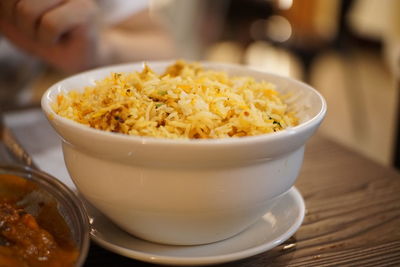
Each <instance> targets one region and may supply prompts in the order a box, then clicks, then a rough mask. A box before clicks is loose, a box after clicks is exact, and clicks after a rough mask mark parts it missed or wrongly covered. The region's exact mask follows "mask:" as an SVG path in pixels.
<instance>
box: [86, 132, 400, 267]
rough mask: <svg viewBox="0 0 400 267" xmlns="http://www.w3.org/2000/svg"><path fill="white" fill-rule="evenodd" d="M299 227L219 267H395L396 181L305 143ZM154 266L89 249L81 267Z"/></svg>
mask: <svg viewBox="0 0 400 267" xmlns="http://www.w3.org/2000/svg"><path fill="white" fill-rule="evenodd" d="M296 186H297V188H298V189H299V190H300V192H301V193H302V195H303V197H304V198H305V202H306V208H307V213H306V216H305V219H304V223H303V225H302V226H301V227H300V229H299V230H298V231H297V233H296V234H295V235H294V236H293V237H292V238H290V239H289V240H287V241H286V242H285V243H284V244H282V245H280V246H278V247H276V248H275V249H272V250H270V251H267V252H264V253H262V254H259V255H256V256H253V257H250V258H247V259H244V260H241V261H236V262H231V263H227V264H222V265H218V266H219V267H227V266H232V267H250V266H251V267H258V266H259V267H261V266H293V267H295V266H400V175H399V174H398V173H397V172H396V171H395V170H392V169H389V168H384V167H382V166H380V165H378V164H375V163H373V162H372V161H371V160H369V159H367V158H364V157H362V156H360V155H358V154H356V153H354V152H352V151H350V150H348V149H346V148H344V147H342V146H340V145H338V144H336V143H334V142H332V141H329V140H328V139H325V138H323V137H321V136H318V135H317V136H315V137H313V138H312V140H311V141H310V142H309V143H308V145H307V149H306V155H305V161H304V165H303V168H302V170H301V174H300V177H299V179H298V181H297V183H296ZM92 266H122V267H123V266H154V265H151V264H147V263H142V262H139V261H135V260H132V259H128V258H124V257H122V256H118V255H115V254H113V253H111V252H108V251H105V250H103V249H102V248H100V247H98V246H96V245H93V244H92V247H91V250H90V254H89V256H88V259H87V262H86V265H85V267H92Z"/></svg>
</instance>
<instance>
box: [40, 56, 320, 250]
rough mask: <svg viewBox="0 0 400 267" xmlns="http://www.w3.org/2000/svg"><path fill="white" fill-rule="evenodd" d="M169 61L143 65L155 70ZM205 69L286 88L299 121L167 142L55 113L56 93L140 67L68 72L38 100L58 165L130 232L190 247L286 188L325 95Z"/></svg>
mask: <svg viewBox="0 0 400 267" xmlns="http://www.w3.org/2000/svg"><path fill="white" fill-rule="evenodd" d="M170 63H171V62H148V65H149V66H150V67H152V68H153V69H154V70H156V71H159V72H162V71H164V69H165V67H166V66H167V65H169V64H170ZM203 65H204V66H205V67H206V68H213V69H219V70H224V71H227V72H228V73H230V74H233V75H246V76H253V77H255V78H256V79H263V80H266V81H269V82H272V83H274V84H276V85H277V87H278V89H279V90H281V91H290V92H292V93H293V99H292V101H294V103H295V104H294V108H295V109H296V110H297V111H298V114H299V116H300V118H301V124H300V125H298V126H296V127H293V128H290V129H286V130H284V131H280V132H276V133H272V134H266V135H260V136H253V137H243V138H232V139H218V140H215V139H214V140H172V139H156V138H149V137H136V136H127V135H122V134H116V133H109V132H105V131H100V130H96V129H92V128H89V127H87V126H84V125H81V124H79V123H76V122H74V121H71V120H68V119H65V118H62V117H60V116H58V115H57V114H55V113H54V111H53V110H52V108H51V105H50V104H51V102H52V101H53V100H54V99H55V97H56V96H57V95H58V94H60V93H66V92H68V91H70V90H80V89H82V88H83V87H84V86H87V85H92V84H94V81H95V80H98V79H102V78H104V77H105V76H108V75H109V74H110V73H111V72H130V71H133V70H141V69H142V67H143V64H142V63H137V64H127V65H118V66H111V67H105V68H100V69H96V70H92V71H88V72H84V73H82V74H78V75H75V76H72V77H70V78H68V79H65V80H63V81H60V82H58V83H57V84H55V85H53V86H52V87H50V88H49V89H48V90H47V92H46V93H45V94H44V96H43V98H42V108H43V110H44V112H45V113H46V115H47V117H48V119H49V122H50V123H51V125H52V126H53V127H54V128H55V129H56V131H57V132H58V134H59V135H60V136H61V137H62V139H63V152H64V159H65V163H66V166H67V168H68V171H69V173H70V175H71V177H72V179H73V181H74V183H75V185H76V187H77V188H78V190H79V191H80V192H81V193H82V194H83V195H84V197H85V198H86V199H87V200H89V201H90V202H91V203H92V204H93V205H94V206H95V207H97V208H98V209H99V210H100V211H101V212H103V213H104V214H105V215H107V216H108V217H109V218H110V219H111V220H112V221H114V222H115V223H116V224H117V225H119V226H120V227H121V228H122V229H124V230H126V231H127V232H129V233H131V234H133V235H135V236H137V237H140V238H143V239H146V240H150V241H153V242H159V243H165V244H178V245H191V244H203V243H210V242H215V241H218V240H222V239H226V238H229V237H231V236H233V235H235V234H237V233H239V232H241V231H243V230H244V229H246V228H247V227H249V226H250V225H252V224H253V223H254V222H256V221H257V220H258V219H259V218H261V216H262V215H263V214H265V213H266V212H267V211H268V210H269V209H270V208H271V206H272V205H273V204H274V203H275V202H276V201H277V200H278V199H279V197H280V196H281V195H283V194H284V193H285V192H287V191H288V190H289V189H290V188H291V187H292V186H293V184H294V182H295V180H296V178H297V176H298V173H299V170H300V168H301V165H302V161H303V154H304V145H305V143H306V141H307V140H308V139H309V138H310V137H311V135H312V134H313V133H314V132H315V130H316V129H317V128H318V126H319V124H320V123H321V121H322V119H323V117H324V116H325V113H326V103H325V100H324V99H323V97H322V96H321V95H320V94H319V93H318V92H317V91H316V90H314V89H313V88H311V87H310V86H308V85H306V84H304V83H301V82H298V81H295V80H292V79H290V78H286V77H281V76H277V75H273V74H269V73H263V72H258V71H255V70H252V69H249V68H247V67H243V66H237V65H225V64H216V63H206V62H205V63H203Z"/></svg>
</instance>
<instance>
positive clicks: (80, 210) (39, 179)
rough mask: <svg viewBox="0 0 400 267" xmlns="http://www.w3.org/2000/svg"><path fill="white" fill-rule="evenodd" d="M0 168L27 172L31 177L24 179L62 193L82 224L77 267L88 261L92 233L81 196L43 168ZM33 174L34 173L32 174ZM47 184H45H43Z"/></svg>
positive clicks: (0, 165) (7, 166) (0, 168)
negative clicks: (90, 232) (42, 169)
mask: <svg viewBox="0 0 400 267" xmlns="http://www.w3.org/2000/svg"><path fill="white" fill-rule="evenodd" d="M0 170H3V171H10V172H16V173H26V174H27V175H29V177H25V176H22V178H23V179H27V180H29V181H31V182H32V183H34V184H37V185H38V186H39V187H40V188H43V189H44V190H45V191H47V192H49V194H51V195H54V192H56V193H57V194H59V195H61V196H62V197H64V198H65V200H67V202H68V204H69V205H71V206H72V207H73V208H74V210H75V211H76V215H77V217H78V220H79V222H78V224H79V225H80V226H81V228H82V229H80V230H81V238H82V242H81V244H80V245H81V247H80V249H79V256H78V258H77V260H76V262H75V265H74V266H76V267H79V266H83V264H84V263H85V261H86V258H87V255H88V252H89V246H90V234H89V219H88V216H87V212H86V209H85V206H84V204H83V202H82V201H81V200H80V199H79V197H78V196H77V195H76V194H75V193H74V192H73V191H72V190H71V189H70V188H69V187H67V186H66V185H65V184H64V183H62V182H61V181H60V180H58V179H57V178H55V177H53V176H51V175H50V174H47V173H45V172H43V171H41V170H38V169H34V168H31V167H29V166H26V165H8V164H0ZM32 174H33V175H32ZM43 184H45V185H43ZM48 188H52V189H54V192H51V191H49V190H48Z"/></svg>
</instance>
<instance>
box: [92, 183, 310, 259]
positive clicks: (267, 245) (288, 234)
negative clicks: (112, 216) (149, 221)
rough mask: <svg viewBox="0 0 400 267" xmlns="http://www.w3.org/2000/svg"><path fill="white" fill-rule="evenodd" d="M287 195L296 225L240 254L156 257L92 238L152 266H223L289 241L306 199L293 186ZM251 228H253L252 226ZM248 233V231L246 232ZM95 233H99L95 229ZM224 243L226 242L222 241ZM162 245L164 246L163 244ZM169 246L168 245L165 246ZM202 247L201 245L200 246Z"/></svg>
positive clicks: (300, 217)
mask: <svg viewBox="0 0 400 267" xmlns="http://www.w3.org/2000/svg"><path fill="white" fill-rule="evenodd" d="M287 194H291V195H292V197H293V198H294V202H295V203H296V204H297V205H298V207H299V214H298V215H297V218H296V220H295V221H294V223H293V224H292V225H291V226H290V227H289V228H288V229H287V230H286V231H285V232H284V233H283V234H281V235H280V236H279V237H277V238H275V239H273V240H271V241H269V242H266V243H263V244H261V245H258V246H255V247H251V248H248V249H245V250H242V251H239V252H234V253H228V254H221V255H217V256H202V257H176V256H175V257H173V256H162V255H155V254H151V253H145V252H140V251H136V250H132V249H128V248H124V247H120V246H118V245H115V244H113V243H110V242H108V241H106V240H104V239H102V238H99V237H98V236H96V235H95V234H94V233H93V231H92V230H91V231H90V238H91V239H92V240H93V241H94V242H95V243H96V244H98V245H99V246H101V247H103V248H104V249H106V250H109V251H112V252H114V253H116V254H119V255H122V256H125V257H128V258H131V259H135V260H139V261H143V262H148V263H152V264H161V265H179V266H182V265H186V266H189V265H190V266H199V265H214V264H221V263H226V262H232V261H236V260H240V259H244V258H248V257H251V256H254V255H257V254H260V253H262V252H265V251H268V250H270V249H272V248H274V247H277V246H279V245H280V244H282V243H283V242H284V241H286V240H288V239H289V238H290V237H291V236H292V235H293V234H294V233H295V232H296V231H297V230H298V229H299V228H300V226H301V224H302V223H303V220H304V217H305V209H306V208H305V202H304V198H303V197H302V195H301V193H300V192H299V190H298V189H297V188H296V187H295V186H293V187H291V188H290V189H289V190H288V192H287ZM250 227H251V226H250ZM244 231H246V230H244ZM95 232H99V231H98V230H97V229H95ZM135 238H136V237H135ZM228 239H229V238H228ZM145 241H146V242H149V243H152V242H150V241H147V240H145ZM220 242H224V240H222V241H220ZM161 245H162V244H161ZM165 246H168V245H165ZM199 246H201V245H199Z"/></svg>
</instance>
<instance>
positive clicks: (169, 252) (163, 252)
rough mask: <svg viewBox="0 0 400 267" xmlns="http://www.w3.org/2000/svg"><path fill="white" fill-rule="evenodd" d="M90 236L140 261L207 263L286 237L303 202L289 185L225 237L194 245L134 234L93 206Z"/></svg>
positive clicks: (294, 228)
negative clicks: (251, 220)
mask: <svg viewBox="0 0 400 267" xmlns="http://www.w3.org/2000/svg"><path fill="white" fill-rule="evenodd" d="M87 209H88V213H89V216H90V217H91V220H90V221H91V228H92V229H91V237H92V239H93V240H94V241H95V242H96V243H97V244H99V245H100V246H102V247H104V248H105V249H108V250H110V251H113V252H115V253H117V254H120V255H123V256H126V257H129V258H133V259H137V260H140V261H145V262H150V263H156V264H168V265H192V266H196V265H210V264H218V263H224V262H230V261H234V260H239V259H243V258H247V257H250V256H253V255H256V254H259V253H262V252H265V251H267V250H270V249H272V248H274V247H276V246H278V245H279V244H281V243H283V242H284V241H285V240H287V239H289V238H290V237H291V236H292V235H293V234H294V233H295V232H296V231H297V229H298V228H299V227H300V225H301V223H302V222H303V219H304V214H305V205H304V200H303V198H302V196H301V194H300V193H299V191H298V190H297V189H296V188H295V187H293V188H292V189H290V190H289V191H288V193H286V194H285V195H284V196H282V198H281V199H280V200H279V201H278V202H277V203H276V205H274V207H273V208H272V209H271V210H270V211H269V212H268V213H266V214H265V215H264V216H263V217H262V218H261V219H260V220H259V221H258V222H256V223H255V224H254V225H252V226H251V227H250V228H248V229H247V230H245V231H243V232H241V233H239V234H237V235H236V236H234V237H231V238H229V239H226V240H223V241H220V242H216V243H211V244H206V245H197V246H169V245H162V244H157V243H152V242H149V241H145V240H142V239H139V238H136V237H134V236H132V235H130V234H128V233H126V232H124V231H123V230H121V229H119V228H118V227H117V226H115V225H114V224H113V223H112V222H111V221H110V220H109V219H107V218H106V217H105V216H104V215H102V214H101V213H100V212H99V211H97V210H96V209H94V208H93V207H90V206H88V207H87Z"/></svg>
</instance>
